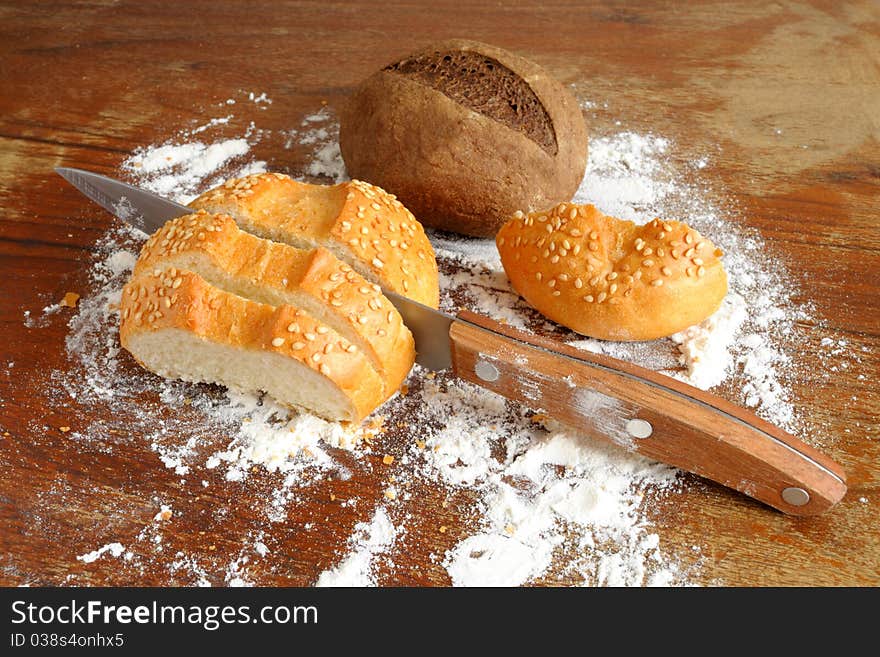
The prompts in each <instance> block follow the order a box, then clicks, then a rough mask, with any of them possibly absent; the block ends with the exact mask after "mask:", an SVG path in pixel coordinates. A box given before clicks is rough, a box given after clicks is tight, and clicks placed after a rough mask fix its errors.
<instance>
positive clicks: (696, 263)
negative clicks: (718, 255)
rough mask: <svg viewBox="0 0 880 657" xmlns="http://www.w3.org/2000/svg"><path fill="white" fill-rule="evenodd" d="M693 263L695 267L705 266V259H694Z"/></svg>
mask: <svg viewBox="0 0 880 657" xmlns="http://www.w3.org/2000/svg"><path fill="white" fill-rule="evenodd" d="M692 262H693V263H694V264H695V265H702V264H703V259H702V258H694V259H693V261H692Z"/></svg>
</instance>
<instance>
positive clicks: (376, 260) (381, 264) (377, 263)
mask: <svg viewBox="0 0 880 657" xmlns="http://www.w3.org/2000/svg"><path fill="white" fill-rule="evenodd" d="M372 262H373V266H374V267H376V268H378V269H382V267H384V266H385V263H384V262H382V261H381V260H379V258H378V257H376V258H373V260H372Z"/></svg>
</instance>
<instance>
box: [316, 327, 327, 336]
mask: <svg viewBox="0 0 880 657" xmlns="http://www.w3.org/2000/svg"><path fill="white" fill-rule="evenodd" d="M329 330H330V329H329V328H327V327H326V326H319V327H318V328H316V329H315V333H318V334H319V335H324V334H325V333H327V332H328V331H329Z"/></svg>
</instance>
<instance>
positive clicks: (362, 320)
mask: <svg viewBox="0 0 880 657" xmlns="http://www.w3.org/2000/svg"><path fill="white" fill-rule="evenodd" d="M367 321H369V320H367V318H366V317H364V316H363V315H362V316H360V317H358V323H359V324H366V323H367Z"/></svg>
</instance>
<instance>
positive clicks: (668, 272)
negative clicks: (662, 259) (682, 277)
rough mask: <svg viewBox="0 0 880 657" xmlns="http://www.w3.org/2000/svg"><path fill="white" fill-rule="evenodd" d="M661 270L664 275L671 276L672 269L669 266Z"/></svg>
mask: <svg viewBox="0 0 880 657" xmlns="http://www.w3.org/2000/svg"><path fill="white" fill-rule="evenodd" d="M660 271H661V272H662V273H663V275H664V276H670V275H671V274H672V270H671V269H670V268H669V267H663V268H662V269H661V270H660Z"/></svg>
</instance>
